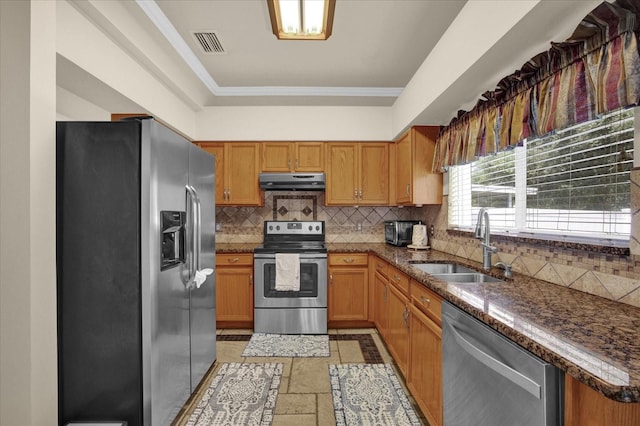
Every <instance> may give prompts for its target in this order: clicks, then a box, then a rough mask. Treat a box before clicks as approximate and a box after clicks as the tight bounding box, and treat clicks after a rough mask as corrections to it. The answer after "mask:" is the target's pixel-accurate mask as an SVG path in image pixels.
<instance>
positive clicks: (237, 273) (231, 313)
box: [216, 254, 254, 328]
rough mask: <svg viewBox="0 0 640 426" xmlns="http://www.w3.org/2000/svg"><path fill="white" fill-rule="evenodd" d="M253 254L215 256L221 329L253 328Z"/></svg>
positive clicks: (218, 323)
mask: <svg viewBox="0 0 640 426" xmlns="http://www.w3.org/2000/svg"><path fill="white" fill-rule="evenodd" d="M253 284H254V283H253V254H217V255H216V322H217V327H218V328H253V291H254V288H253Z"/></svg>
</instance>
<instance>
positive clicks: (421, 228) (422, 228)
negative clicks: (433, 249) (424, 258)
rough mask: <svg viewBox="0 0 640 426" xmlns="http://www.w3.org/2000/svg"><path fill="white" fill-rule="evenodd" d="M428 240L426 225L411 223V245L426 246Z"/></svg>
mask: <svg viewBox="0 0 640 426" xmlns="http://www.w3.org/2000/svg"><path fill="white" fill-rule="evenodd" d="M428 243H429V241H428V240H427V226H426V225H413V235H412V236H411V245H413V246H416V247H426V246H427V245H428Z"/></svg>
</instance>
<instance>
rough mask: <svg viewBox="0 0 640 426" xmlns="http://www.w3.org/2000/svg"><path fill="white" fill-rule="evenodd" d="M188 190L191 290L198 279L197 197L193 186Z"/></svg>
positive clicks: (189, 274)
mask: <svg viewBox="0 0 640 426" xmlns="http://www.w3.org/2000/svg"><path fill="white" fill-rule="evenodd" d="M185 189H186V190H187V226H186V228H187V244H186V245H187V250H188V253H187V261H188V276H187V282H186V284H185V285H186V287H187V288H190V287H191V286H192V284H193V280H194V279H195V277H196V271H197V265H196V255H197V253H196V250H195V247H196V220H197V217H196V212H197V210H198V209H197V205H196V199H197V195H196V192H195V190H194V189H193V187H192V186H190V185H186V186H185Z"/></svg>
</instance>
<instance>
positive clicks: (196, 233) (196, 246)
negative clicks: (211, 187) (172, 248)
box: [191, 187, 202, 272]
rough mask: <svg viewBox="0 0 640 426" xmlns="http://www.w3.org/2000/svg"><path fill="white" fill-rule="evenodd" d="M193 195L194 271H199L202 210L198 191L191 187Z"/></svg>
mask: <svg viewBox="0 0 640 426" xmlns="http://www.w3.org/2000/svg"><path fill="white" fill-rule="evenodd" d="M191 190H193V193H194V195H195V208H196V211H195V219H196V220H195V221H194V225H195V227H194V230H193V232H194V236H195V238H194V256H195V265H194V266H195V271H196V272H197V271H199V270H200V253H201V251H202V210H201V207H200V197H198V191H196V189H195V188H194V187H191Z"/></svg>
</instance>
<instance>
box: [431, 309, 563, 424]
mask: <svg viewBox="0 0 640 426" xmlns="http://www.w3.org/2000/svg"><path fill="white" fill-rule="evenodd" d="M442 373H443V375H442V382H443V402H444V425H445V426H503V425H518V426H528V425H531V426H534V425H535V426H541V425H545V426H549V425H557V426H560V425H562V424H563V423H564V420H563V416H564V412H563V407H564V402H563V399H564V380H563V379H564V375H563V373H562V371H560V370H559V369H558V368H556V367H554V366H553V365H551V364H549V363H547V362H545V361H543V360H541V359H540V358H538V357H537V356H535V355H533V354H531V353H530V352H528V351H526V350H524V349H523V348H521V347H520V346H518V345H516V344H515V343H513V342H512V341H510V340H509V339H507V338H505V337H504V336H502V335H501V334H499V333H498V332H496V331H495V330H493V329H491V328H489V327H488V326H487V325H486V324H484V323H482V322H481V321H478V320H477V319H475V318H473V317H472V316H471V315H469V314H467V313H466V312H464V311H462V310H461V309H459V308H457V307H455V306H454V305H452V304H450V303H448V302H443V303H442Z"/></svg>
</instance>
